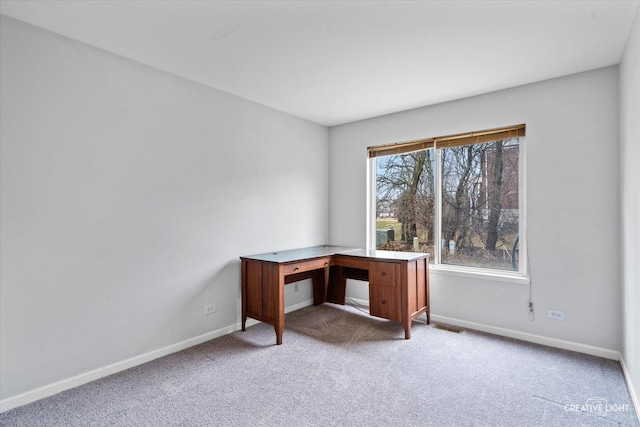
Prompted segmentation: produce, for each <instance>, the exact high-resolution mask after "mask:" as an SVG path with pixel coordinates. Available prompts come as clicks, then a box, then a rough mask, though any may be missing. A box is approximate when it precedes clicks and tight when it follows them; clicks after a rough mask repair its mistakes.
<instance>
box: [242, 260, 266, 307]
mask: <svg viewBox="0 0 640 427" xmlns="http://www.w3.org/2000/svg"><path fill="white" fill-rule="evenodd" d="M245 265H246V271H245V275H246V289H245V291H246V305H247V306H246V307H247V314H249V315H251V314H253V315H257V316H262V263H261V262H256V261H245Z"/></svg>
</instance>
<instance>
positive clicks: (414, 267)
mask: <svg viewBox="0 0 640 427" xmlns="http://www.w3.org/2000/svg"><path fill="white" fill-rule="evenodd" d="M240 260H241V264H242V330H243V331H244V330H246V322H247V317H251V318H253V319H256V320H259V321H261V322H265V323H268V324H270V325H273V327H274V329H275V332H276V343H277V344H282V333H283V331H284V285H285V284H288V283H292V282H297V281H299V280H303V279H312V281H313V304H314V305H319V304H323V303H325V302H332V303H335V304H342V305H344V303H345V291H346V283H347V279H356V280H364V281H368V282H369V306H370V309H369V311H370V314H371V315H372V316H378V317H382V318H385V319H389V320H393V321H396V322H401V323H402V326H403V327H404V331H405V338H406V339H410V338H411V321H412V320H413V319H415V318H416V317H418V316H419V315H421V314H422V313H426V315H427V323H430V312H429V307H430V305H429V254H424V253H415V252H391V251H375V250H373V251H367V250H364V249H353V248H344V247H339V246H314V247H311V248H303V249H294V250H288V251H280V252H268V253H264V254H258V255H249V256H243V257H240Z"/></svg>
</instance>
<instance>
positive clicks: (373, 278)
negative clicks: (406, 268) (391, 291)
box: [369, 261, 400, 287]
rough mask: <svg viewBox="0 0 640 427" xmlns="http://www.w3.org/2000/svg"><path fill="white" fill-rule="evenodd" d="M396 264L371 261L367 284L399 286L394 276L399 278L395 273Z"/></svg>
mask: <svg viewBox="0 0 640 427" xmlns="http://www.w3.org/2000/svg"><path fill="white" fill-rule="evenodd" d="M397 268H398V264H395V263H392V262H378V261H372V262H371V265H370V267H369V282H370V283H372V284H374V285H383V286H392V287H397V286H399V284H398V282H397V281H396V276H397V277H398V279H399V278H400V273H399V272H397V273H396V269H397Z"/></svg>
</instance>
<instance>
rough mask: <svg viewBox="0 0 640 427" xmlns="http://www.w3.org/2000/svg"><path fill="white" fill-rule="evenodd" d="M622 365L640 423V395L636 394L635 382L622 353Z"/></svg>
mask: <svg viewBox="0 0 640 427" xmlns="http://www.w3.org/2000/svg"><path fill="white" fill-rule="evenodd" d="M620 366H622V372H623V373H624V379H625V381H626V382H627V388H628V389H629V394H630V395H631V401H632V402H633V406H634V407H635V408H636V417H638V423H640V401H639V400H638V395H637V394H636V391H635V389H634V388H633V383H632V382H631V376H630V375H629V371H628V370H627V365H626V364H625V363H624V358H623V357H622V354H621V355H620Z"/></svg>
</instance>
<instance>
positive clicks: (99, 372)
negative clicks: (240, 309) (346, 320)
mask: <svg viewBox="0 0 640 427" xmlns="http://www.w3.org/2000/svg"><path fill="white" fill-rule="evenodd" d="M352 300H354V301H355V302H356V303H358V304H362V305H368V304H369V301H365V300H357V299H352ZM312 304H313V300H312V299H310V300H307V301H303V302H301V303H298V304H295V305H292V306H289V307H286V308H285V313H290V312H292V311H295V310H299V309H301V308H304V307H307V306H310V305H312ZM431 320H432V321H436V322H442V323H448V324H451V325H455V326H460V327H463V328H468V329H475V330H478V331H482V332H488V333H491V334H495V335H501V336H505V337H508V338H515V339H520V340H522V341H528V342H533V343H536V344H543V345H548V346H550V347H557V348H562V349H565V350H572V351H577V352H579V353H585V354H590V355H593V356H598V357H604V358H606V359H613V360H620V361H621V365H622V369H623V371H624V373H625V379H626V381H627V384H628V387H629V390H630V393H631V397H632V399H633V402H634V405H635V407H636V413H638V408H640V406H639V405H638V398H637V395H636V394H635V392H634V391H633V386H632V384H631V381H630V378H629V376H628V373H627V371H626V367H625V365H624V363H623V362H622V359H621V356H620V352H618V351H614V350H609V349H604V348H599V347H593V346H589V345H585V344H579V343H575V342H571V341H564V340H559V339H555V338H548V337H543V336H540V335H533V334H528V333H525V332H519V331H514V330H511V329H504V328H498V327H495V326H487V325H483V324H480V323H473V322H467V321H464V320H458V319H453V318H450V317H445V316H438V315H433V314H432V315H431ZM257 323H260V322H259V321H257V320H254V319H247V326H252V325H255V324H257ZM240 328H241V324H240V323H236V324H234V325H231V326H227V327H224V328H220V329H218V330H215V331H212V332H207V333H206V334H202V335H199V336H197V337H193V338H190V339H187V340H185V341H182V342H179V343H176V344H172V345H169V346H167V347H163V348H161V349H158V350H154V351H150V352H148V353H145V354H142V355H139V356H135V357H132V358H129V359H126V360H123V361H121V362H116V363H113V364H111V365H107V366H104V367H102V368H98V369H94V370H92V371H89V372H85V373H82V374H80V375H76V376H74V377H71V378H68V379H65V380H62V381H58V382H55V383H53V384H49V385H46V386H43V387H39V388H37V389H35V390H31V391H28V392H25V393H22V394H19V395H17V396H13V397H9V398H7V399H4V400H1V401H0V413H2V412H5V411H8V410H11V409H13V408H17V407H18V406H22V405H26V404H27V403H31V402H35V401H36V400H40V399H43V398H45V397H48V396H52V395H54V394H57V393H60V392H62V391H65V390H68V389H71V388H73V387H78V386H80V385H83V384H86V383H89V382H91V381H95V380H97V379H100V378H103V377H106V376H108V375H112V374H115V373H117V372H120V371H124V370H126V369H129V368H133V367H134V366H138V365H141V364H143V363H147V362H150V361H152V360H155V359H158V358H160V357H164V356H167V355H169V354H172V353H175V352H178V351H181V350H184V349H186V348H189V347H193V346H195V345H198V344H202V343H203V342H206V341H209V340H212V339H215V338H218V337H221V336H223V335H227V334H230V333H232V332H235V331H237V330H239V329H240Z"/></svg>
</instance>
